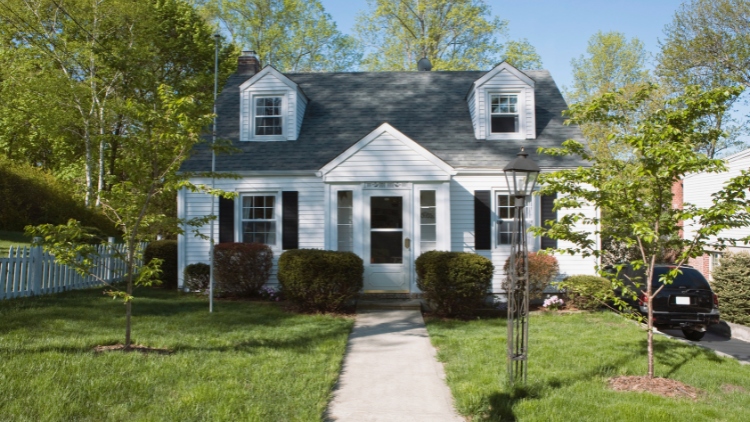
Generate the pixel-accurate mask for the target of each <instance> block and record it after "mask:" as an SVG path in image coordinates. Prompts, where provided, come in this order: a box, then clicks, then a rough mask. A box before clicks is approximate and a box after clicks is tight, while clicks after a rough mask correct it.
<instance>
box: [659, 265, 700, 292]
mask: <svg viewBox="0 0 750 422" xmlns="http://www.w3.org/2000/svg"><path fill="white" fill-rule="evenodd" d="M669 270H670V268H669V267H656V268H654V280H653V281H654V283H653V288H654V289H658V288H659V287H660V286H661V284H662V283H661V282H660V281H659V279H660V278H661V276H662V275H663V274H666V273H668V272H669ZM680 271H682V274H678V275H677V277H676V278H675V279H674V280H672V283H671V284H669V285H668V286H669V287H678V288H679V287H685V288H688V289H707V290H710V289H711V287H710V286H709V285H708V281H706V278H705V277H703V274H701V273H700V272H698V270H696V269H693V268H680Z"/></svg>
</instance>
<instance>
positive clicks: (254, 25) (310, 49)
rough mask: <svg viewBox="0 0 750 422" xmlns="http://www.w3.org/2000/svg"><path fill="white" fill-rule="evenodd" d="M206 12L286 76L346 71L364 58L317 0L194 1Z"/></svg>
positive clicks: (240, 42)
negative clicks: (292, 73) (302, 73)
mask: <svg viewBox="0 0 750 422" xmlns="http://www.w3.org/2000/svg"><path fill="white" fill-rule="evenodd" d="M195 3H196V5H197V6H198V7H199V8H200V10H201V12H202V13H203V14H204V15H205V16H206V17H207V18H208V19H210V20H212V21H213V22H215V24H216V25H217V26H218V27H219V28H221V29H223V30H226V31H227V32H228V33H229V34H230V35H231V38H232V40H233V41H234V42H235V43H237V44H239V45H241V46H242V47H243V48H247V49H249V50H254V51H255V52H256V54H257V55H258V58H259V59H260V61H261V64H262V65H266V64H271V65H273V66H274V67H276V68H277V69H279V70H282V71H286V72H311V71H343V70H351V69H353V68H354V67H355V66H356V65H357V63H358V62H359V60H360V58H361V54H360V50H359V46H358V44H357V42H356V40H355V39H354V38H352V37H350V36H348V35H344V34H342V33H341V32H340V31H339V30H338V28H337V27H336V23H335V22H333V20H332V19H331V15H329V14H328V13H326V11H325V9H324V8H323V5H322V4H321V3H320V2H319V1H318V0H309V1H308V0H249V1H248V0H195Z"/></svg>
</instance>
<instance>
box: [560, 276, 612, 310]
mask: <svg viewBox="0 0 750 422" xmlns="http://www.w3.org/2000/svg"><path fill="white" fill-rule="evenodd" d="M558 287H559V288H560V289H561V290H563V291H565V296H567V297H568V301H567V304H568V305H573V306H575V307H576V308H578V309H581V310H585V311H593V310H596V309H599V308H600V307H601V306H602V304H604V303H606V302H608V301H610V300H612V298H613V297H614V291H613V290H612V283H610V281H609V280H607V279H606V278H604V277H598V276H595V275H572V276H570V277H566V278H565V280H563V281H562V282H561V283H560V284H559V285H558Z"/></svg>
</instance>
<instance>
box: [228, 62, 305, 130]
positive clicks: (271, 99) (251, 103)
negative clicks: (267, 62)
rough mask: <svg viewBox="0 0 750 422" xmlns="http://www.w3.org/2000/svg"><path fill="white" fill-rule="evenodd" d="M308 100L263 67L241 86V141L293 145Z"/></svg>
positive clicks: (269, 68) (270, 68)
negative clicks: (289, 143)
mask: <svg viewBox="0 0 750 422" xmlns="http://www.w3.org/2000/svg"><path fill="white" fill-rule="evenodd" d="M306 107H307V97H305V94H304V93H303V92H302V90H301V89H300V87H299V85H297V84H296V83H294V82H293V81H292V80H291V79H289V78H287V77H286V76H284V75H282V74H281V73H280V72H279V71H278V70H276V69H274V68H273V67H271V66H266V67H264V68H263V70H261V71H260V72H258V73H256V74H255V75H253V77H251V78H250V79H248V80H246V81H245V82H244V83H243V84H242V85H240V141H245V142H276V141H295V140H297V138H299V133H300V130H301V129H302V119H303V117H304V116H305V108H306Z"/></svg>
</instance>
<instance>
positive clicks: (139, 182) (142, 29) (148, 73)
mask: <svg viewBox="0 0 750 422" xmlns="http://www.w3.org/2000/svg"><path fill="white" fill-rule="evenodd" d="M128 4H130V6H131V9H130V10H129V15H128V16H129V18H131V19H132V20H130V21H129V25H128V28H129V31H128V32H126V33H118V34H117V36H113V37H108V38H106V39H105V40H101V42H100V43H98V45H99V47H100V48H101V49H102V50H101V51H99V52H98V53H100V54H103V55H104V56H105V58H103V59H102V61H101V62H102V63H103V65H102V66H106V69H111V71H112V72H116V73H119V74H120V75H121V76H120V77H119V81H121V82H118V83H117V84H115V85H114V86H115V87H116V93H117V98H118V101H117V102H116V103H115V105H114V106H113V108H112V115H113V116H116V119H115V120H114V122H115V126H114V127H116V128H117V131H116V132H112V133H110V134H109V137H108V138H107V139H109V140H111V141H112V142H110V143H109V145H110V146H112V147H114V146H115V145H117V149H118V151H119V152H117V154H118V157H117V163H116V166H115V169H116V172H115V174H112V175H109V176H108V177H107V179H108V180H107V183H108V185H109V189H106V190H102V191H101V193H100V200H101V207H102V210H103V212H104V214H105V215H106V216H107V217H109V218H110V219H111V220H112V221H113V223H114V224H115V225H116V226H117V228H118V229H120V231H121V232H122V236H123V239H124V241H125V243H126V251H127V253H126V257H125V260H126V263H127V270H126V287H125V289H124V291H120V290H118V289H116V288H113V289H112V290H110V291H109V293H110V294H111V295H112V296H115V297H120V298H122V299H124V301H125V304H126V308H125V309H126V329H125V347H126V348H127V347H129V346H130V342H131V335H130V334H131V310H132V299H133V287H134V285H136V284H138V283H149V282H150V280H151V279H152V276H153V275H154V274H155V272H156V271H157V268H156V267H155V266H154V265H150V266H146V267H144V268H136V267H135V262H136V257H137V255H138V254H139V253H141V251H139V250H138V244H139V242H140V241H142V240H146V239H149V238H152V237H153V233H152V232H151V231H152V230H153V229H154V227H158V228H161V229H164V228H166V227H169V228H170V229H171V230H172V232H173V233H174V232H179V230H180V229H179V225H178V224H177V223H178V221H176V219H175V218H174V217H173V216H171V215H168V213H165V212H164V210H163V209H162V208H161V207H160V205H161V204H162V203H163V200H164V198H170V199H171V201H172V202H174V197H175V192H176V191H177V190H178V189H180V188H182V187H187V188H190V189H198V187H196V186H192V185H190V183H188V182H187V177H188V175H186V174H181V173H178V170H179V167H180V164H181V163H182V162H183V161H184V160H185V159H186V158H187V157H188V155H189V154H190V151H191V149H192V147H193V146H194V145H196V144H197V143H198V142H200V141H201V138H200V136H201V134H202V132H203V131H204V129H205V128H206V127H208V125H209V123H210V121H211V116H212V113H211V111H212V107H213V101H212V96H211V93H212V86H213V69H214V43H215V40H214V37H213V30H212V28H211V27H210V26H209V25H208V24H207V23H206V22H205V21H204V20H203V18H201V17H200V16H199V15H198V14H197V12H196V11H195V10H194V9H193V7H192V6H191V5H189V4H188V3H186V2H184V1H183V0H150V1H148V2H136V3H133V4H131V3H128ZM120 37H121V38H120ZM105 53H106V54H105ZM233 54H234V53H233V49H232V47H231V46H228V47H227V48H225V49H224V51H223V54H222V57H229V58H231V57H232V56H233ZM229 61H230V60H226V61H225V62H224V63H223V66H222V69H223V70H222V75H223V76H226V75H227V74H228V73H229V72H230V65H229V64H228V63H227V62H229ZM231 62H234V60H231ZM235 63H236V62H235ZM110 138H112V139H110ZM115 141H116V142H115ZM208 219H209V216H206V217H205V218H201V219H197V220H195V221H190V222H185V223H187V224H202V223H205V222H206V221H207V220H208ZM28 231H29V232H31V233H32V234H35V235H40V236H42V237H43V238H44V246H45V248H47V249H51V250H52V251H53V252H54V253H55V256H56V257H59V258H60V259H67V263H69V264H70V265H73V266H75V267H76V268H77V269H78V270H79V271H80V272H84V273H92V270H93V269H92V268H91V267H90V266H87V264H90V263H91V260H87V259H85V257H86V255H87V254H91V253H94V251H93V249H92V248H91V247H89V245H86V244H85V243H81V242H80V240H81V238H82V237H85V233H84V230H83V229H82V228H81V227H80V224H77V223H75V222H71V223H69V224H67V225H63V226H50V225H44V226H41V227H37V228H30V229H28ZM81 255H83V259H82V260H80V259H78V257H79V256H81ZM157 264H158V263H157Z"/></svg>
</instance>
